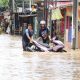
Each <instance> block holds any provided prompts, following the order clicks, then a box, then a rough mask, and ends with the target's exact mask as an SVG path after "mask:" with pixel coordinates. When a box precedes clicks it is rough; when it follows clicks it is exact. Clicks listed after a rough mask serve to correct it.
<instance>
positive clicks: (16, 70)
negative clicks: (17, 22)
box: [0, 34, 80, 80]
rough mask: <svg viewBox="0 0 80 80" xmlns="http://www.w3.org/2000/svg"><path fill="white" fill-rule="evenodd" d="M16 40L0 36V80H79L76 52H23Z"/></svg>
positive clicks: (79, 63) (15, 38)
mask: <svg viewBox="0 0 80 80" xmlns="http://www.w3.org/2000/svg"><path fill="white" fill-rule="evenodd" d="M21 44H22V43H21V37H20V36H11V35H8V34H1V35H0V80H80V50H76V51H73V50H69V51H68V52H67V53H53V52H52V53H42V52H41V53H37V52H34V53H28V52H23V50H22V45H21Z"/></svg>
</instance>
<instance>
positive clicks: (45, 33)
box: [22, 20, 64, 51]
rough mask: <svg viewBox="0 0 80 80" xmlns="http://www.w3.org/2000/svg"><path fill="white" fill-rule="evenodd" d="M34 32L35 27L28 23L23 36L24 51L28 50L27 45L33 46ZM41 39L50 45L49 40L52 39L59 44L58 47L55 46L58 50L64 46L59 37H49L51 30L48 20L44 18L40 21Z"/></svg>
mask: <svg viewBox="0 0 80 80" xmlns="http://www.w3.org/2000/svg"><path fill="white" fill-rule="evenodd" d="M33 34H34V31H33V27H32V25H31V24H28V28H27V29H26V30H25V31H24V32H23V36H22V45H23V50H24V51H26V50H27V47H31V46H32V45H33ZM39 39H42V43H44V44H48V45H49V42H50V41H52V42H53V43H54V44H55V45H57V46H56V47H54V49H55V50H58V49H59V48H63V47H64V44H63V43H62V42H60V41H59V40H58V39H57V38H55V39H54V38H52V39H50V38H49V30H48V28H47V27H46V22H45V21H44V20H42V21H41V22H40V30H39V38H38V39H37V40H39ZM56 48H57V49H56ZM43 50H44V49H43ZM50 50H51V49H50ZM55 50H54V51H55Z"/></svg>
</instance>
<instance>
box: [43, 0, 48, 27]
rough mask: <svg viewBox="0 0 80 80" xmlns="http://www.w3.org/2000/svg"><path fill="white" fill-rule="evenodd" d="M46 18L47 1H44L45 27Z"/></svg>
mask: <svg viewBox="0 0 80 80" xmlns="http://www.w3.org/2000/svg"><path fill="white" fill-rule="evenodd" d="M47 17H48V8H47V0H44V19H45V21H46V26H47Z"/></svg>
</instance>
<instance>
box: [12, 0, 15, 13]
mask: <svg viewBox="0 0 80 80" xmlns="http://www.w3.org/2000/svg"><path fill="white" fill-rule="evenodd" d="M14 3H15V2H14V0H12V10H13V12H14V11H15V5H14Z"/></svg>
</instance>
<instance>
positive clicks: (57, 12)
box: [51, 8, 63, 20]
mask: <svg viewBox="0 0 80 80" xmlns="http://www.w3.org/2000/svg"><path fill="white" fill-rule="evenodd" d="M62 18H63V16H62V14H61V11H60V9H59V8H56V9H54V10H52V16H51V19H52V20H59V19H62Z"/></svg>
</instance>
